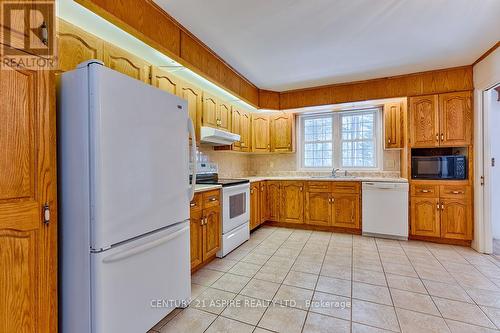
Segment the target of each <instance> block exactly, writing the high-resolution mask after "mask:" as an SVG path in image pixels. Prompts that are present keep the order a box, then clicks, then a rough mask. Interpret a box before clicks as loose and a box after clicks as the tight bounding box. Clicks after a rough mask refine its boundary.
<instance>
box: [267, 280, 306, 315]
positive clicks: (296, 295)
mask: <svg viewBox="0 0 500 333" xmlns="http://www.w3.org/2000/svg"><path fill="white" fill-rule="evenodd" d="M312 295H313V291H312V290H310V289H303V288H298V287H293V286H286V285H282V286H281V287H280V288H279V289H278V292H277V293H276V295H275V296H274V299H273V301H274V303H277V304H280V305H285V306H289V307H293V308H298V309H302V310H307V309H308V308H309V305H310V304H311V299H312Z"/></svg>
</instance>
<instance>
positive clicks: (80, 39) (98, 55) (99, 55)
mask: <svg viewBox="0 0 500 333" xmlns="http://www.w3.org/2000/svg"><path fill="white" fill-rule="evenodd" d="M57 40H58V48H59V50H58V57H59V59H58V64H59V69H60V70H61V71H63V72H66V71H70V70H73V69H75V68H76V66H77V65H78V64H80V63H82V62H84V61H86V60H89V59H98V60H102V61H103V60H104V58H103V48H104V42H103V40H101V39H99V38H97V37H96V36H94V35H91V34H89V33H87V32H85V31H84V30H82V29H79V28H77V27H76V26H74V25H72V24H69V23H67V22H66V21H64V20H61V19H59V31H58V34H57Z"/></svg>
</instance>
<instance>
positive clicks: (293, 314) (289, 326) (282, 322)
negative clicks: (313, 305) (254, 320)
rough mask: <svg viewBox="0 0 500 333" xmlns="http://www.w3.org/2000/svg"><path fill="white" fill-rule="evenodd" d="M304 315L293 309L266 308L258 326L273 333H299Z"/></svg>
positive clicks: (301, 311) (283, 307) (284, 307)
mask: <svg viewBox="0 0 500 333" xmlns="http://www.w3.org/2000/svg"><path fill="white" fill-rule="evenodd" d="M306 314H307V312H306V311H303V310H299V309H295V308H289V307H286V306H272V307H269V308H267V310H266V312H265V313H264V316H263V317H262V319H261V320H260V322H259V324H258V326H259V327H262V328H266V329H269V330H272V331H275V332H283V333H300V332H301V330H302V325H303V324H304V321H305V319H306Z"/></svg>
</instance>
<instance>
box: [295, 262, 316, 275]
mask: <svg viewBox="0 0 500 333" xmlns="http://www.w3.org/2000/svg"><path fill="white" fill-rule="evenodd" d="M292 270H293V271H297V272H303V273H310V274H319V272H320V271H321V263H317V262H308V261H304V260H297V261H295V263H294V264H293V266H292Z"/></svg>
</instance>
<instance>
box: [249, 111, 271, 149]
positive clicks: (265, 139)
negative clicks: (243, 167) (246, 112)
mask: <svg viewBox="0 0 500 333" xmlns="http://www.w3.org/2000/svg"><path fill="white" fill-rule="evenodd" d="M270 149H271V145H270V143H269V116H267V115H259V114H254V115H252V151H259V152H268V151H270Z"/></svg>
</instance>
